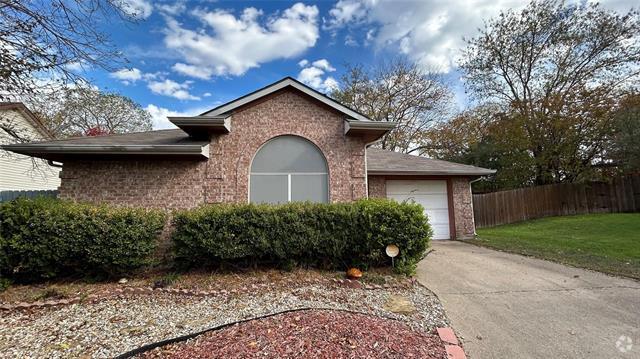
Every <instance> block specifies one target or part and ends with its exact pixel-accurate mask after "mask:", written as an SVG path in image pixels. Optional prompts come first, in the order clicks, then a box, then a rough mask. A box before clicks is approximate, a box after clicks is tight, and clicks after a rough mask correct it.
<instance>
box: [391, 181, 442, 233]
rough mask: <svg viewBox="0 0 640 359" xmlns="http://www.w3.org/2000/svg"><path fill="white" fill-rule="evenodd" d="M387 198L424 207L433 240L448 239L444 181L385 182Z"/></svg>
mask: <svg viewBox="0 0 640 359" xmlns="http://www.w3.org/2000/svg"><path fill="white" fill-rule="evenodd" d="M386 188H387V198H392V199H395V200H396V201H398V202H402V201H414V202H416V203H419V204H420V205H422V207H424V212H425V214H426V215H427V217H428V218H429V224H431V228H432V229H433V239H449V238H450V237H451V233H450V227H449V200H448V196H447V181H446V180H387V181H386Z"/></svg>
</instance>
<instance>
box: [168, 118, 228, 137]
mask: <svg viewBox="0 0 640 359" xmlns="http://www.w3.org/2000/svg"><path fill="white" fill-rule="evenodd" d="M168 119H169V121H171V123H173V124H174V125H176V126H178V127H179V128H180V129H181V130H183V131H184V132H186V133H188V134H189V136H191V137H195V138H204V137H208V136H211V135H212V134H226V133H229V132H231V116H230V115H222V116H193V117H168Z"/></svg>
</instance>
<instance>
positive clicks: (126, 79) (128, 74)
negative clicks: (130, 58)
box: [109, 67, 142, 85]
mask: <svg viewBox="0 0 640 359" xmlns="http://www.w3.org/2000/svg"><path fill="white" fill-rule="evenodd" d="M109 76H110V77H113V78H114V79H118V80H120V81H121V82H122V83H124V84H125V85H128V84H129V83H131V82H136V81H138V80H140V79H141V78H142V71H140V70H139V69H137V68H135V67H134V68H132V69H120V70H118V71H116V72H112V73H110V74H109Z"/></svg>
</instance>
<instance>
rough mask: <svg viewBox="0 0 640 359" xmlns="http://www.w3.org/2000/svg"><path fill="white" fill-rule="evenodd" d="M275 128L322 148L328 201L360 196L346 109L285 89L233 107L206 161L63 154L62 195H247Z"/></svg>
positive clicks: (360, 172)
mask: <svg viewBox="0 0 640 359" xmlns="http://www.w3.org/2000/svg"><path fill="white" fill-rule="evenodd" d="M280 135H297V136H301V137H304V138H306V139H307V140H309V141H311V142H313V143H314V144H316V146H318V148H319V149H320V150H321V151H322V153H323V154H324V156H325V157H326V159H327V164H328V167H329V200H330V201H331V202H345V201H351V200H354V199H359V198H363V197H366V191H367V190H366V183H365V167H364V166H365V165H364V145H365V144H364V141H363V140H362V139H361V138H358V137H347V136H345V135H344V115H342V114H340V113H338V112H336V111H335V110H333V109H331V108H329V107H326V106H325V105H322V104H320V103H319V102H317V101H315V100H313V99H310V98H308V97H306V95H303V94H300V93H299V92H294V91H291V90H284V91H280V92H277V93H274V94H272V95H270V96H268V97H266V98H264V99H262V100H259V101H256V102H254V103H252V104H249V105H247V106H245V107H243V108H240V109H238V110H237V111H235V112H234V113H233V115H232V119H231V132H230V133H229V134H226V135H220V136H217V137H214V138H213V139H212V141H211V145H210V146H209V148H210V158H209V160H208V161H200V162H198V161H184V160H182V161H180V160H176V161H157V160H155V161H154V160H144V161H142V160H141V161H91V162H86V161H65V163H64V168H63V171H62V173H61V175H60V177H61V179H62V184H61V186H60V197H61V198H68V199H75V200H81V201H90V202H103V203H110V204H117V205H133V206H143V207H153V208H170V209H174V208H191V207H195V206H198V205H200V204H202V203H225V202H226V203H229V202H240V203H243V202H247V201H248V197H249V194H248V185H249V182H248V178H249V170H250V166H251V160H252V159H253V157H254V155H255V153H256V152H257V151H258V149H259V148H260V146H262V145H263V144H264V143H265V142H267V141H268V140H270V139H271V138H273V137H276V136H280Z"/></svg>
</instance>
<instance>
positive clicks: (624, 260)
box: [470, 213, 640, 279]
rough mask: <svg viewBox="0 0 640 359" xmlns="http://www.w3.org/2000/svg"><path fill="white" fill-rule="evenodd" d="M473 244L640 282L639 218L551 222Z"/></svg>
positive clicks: (487, 233)
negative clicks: (639, 280)
mask: <svg viewBox="0 0 640 359" xmlns="http://www.w3.org/2000/svg"><path fill="white" fill-rule="evenodd" d="M470 242H471V243H473V244H477V245H481V246H485V247H490V248H494V249H499V250H503V251H506V252H513V253H519V254H524V255H528V256H533V257H538V258H542V259H548V260H551V261H555V262H560V263H564V264H569V265H573V266H576V267H582V268H588V269H593V270H597V271H601V272H605V273H610V274H616V275H622V276H627V277H632V278H636V279H640V213H613V214H609V213H608V214H588V215H579V216H565V217H549V218H542V219H537V220H532V221H527V222H521V223H514V224H507V225H503V226H498V227H493V228H483V229H478V238H477V239H474V240H471V241H470Z"/></svg>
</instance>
